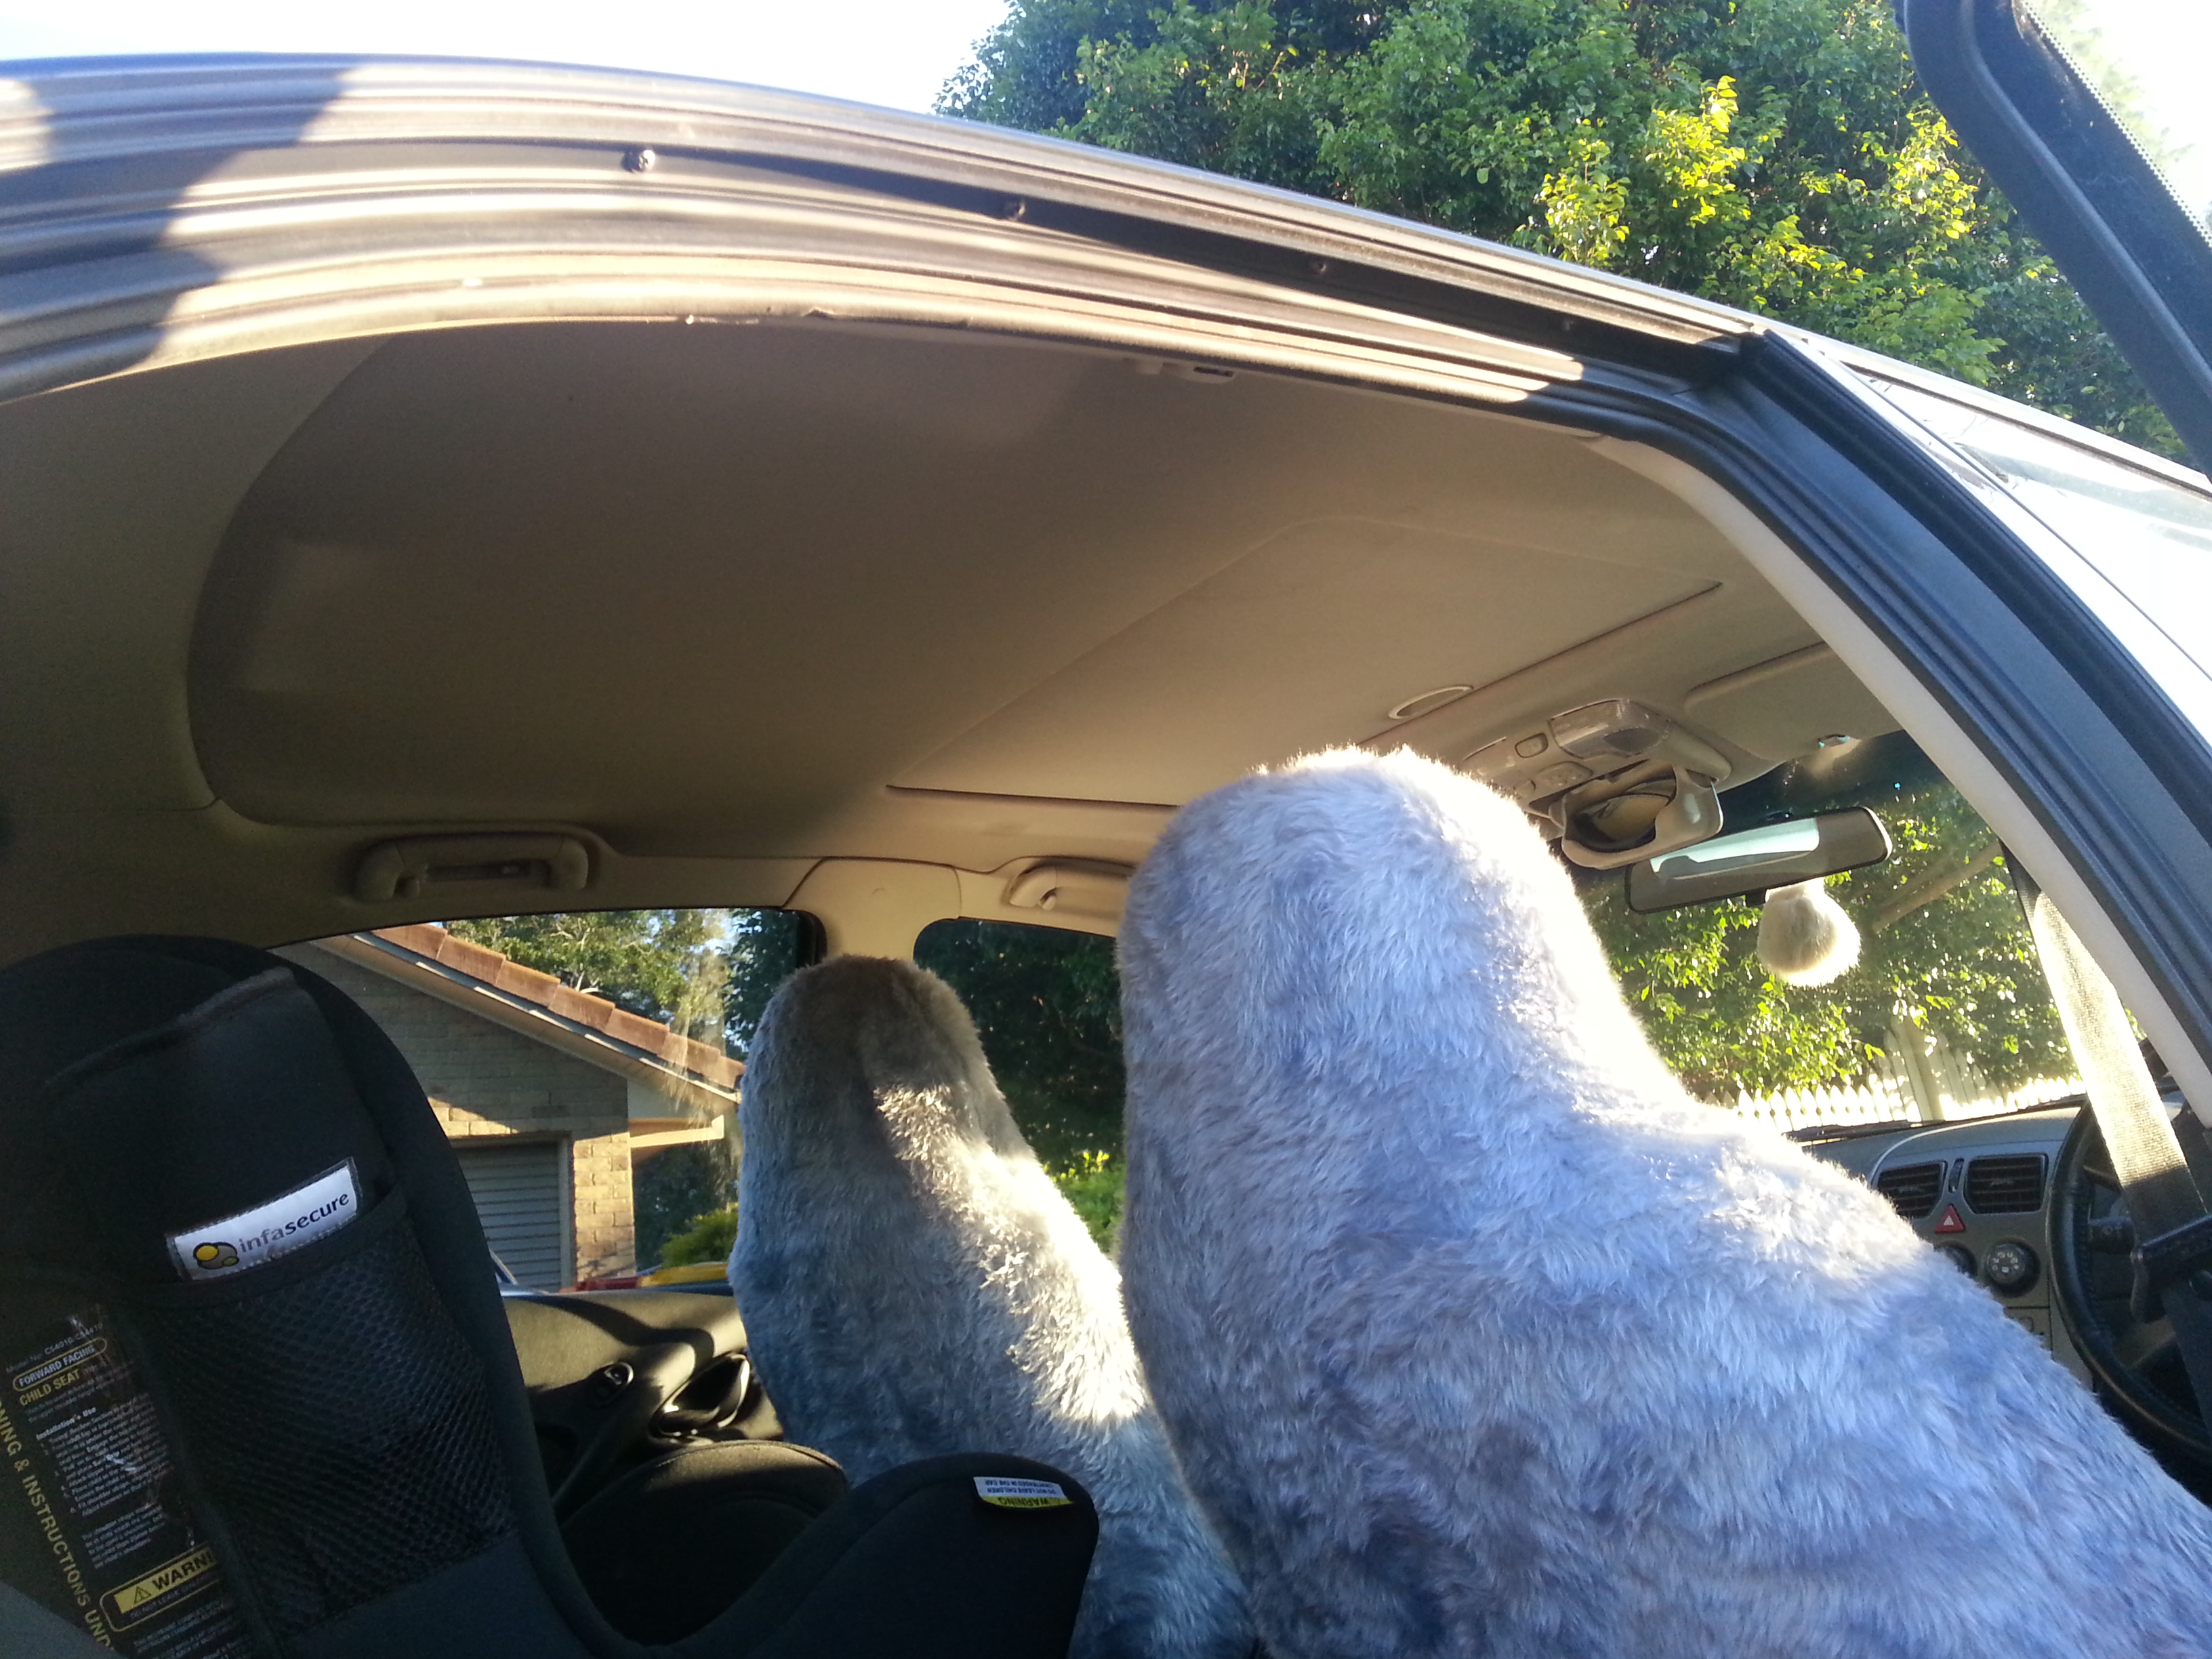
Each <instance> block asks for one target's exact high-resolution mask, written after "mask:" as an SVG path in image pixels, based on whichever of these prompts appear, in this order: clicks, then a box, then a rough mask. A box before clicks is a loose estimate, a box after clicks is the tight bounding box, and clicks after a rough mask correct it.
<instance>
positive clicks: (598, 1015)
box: [374, 922, 745, 1090]
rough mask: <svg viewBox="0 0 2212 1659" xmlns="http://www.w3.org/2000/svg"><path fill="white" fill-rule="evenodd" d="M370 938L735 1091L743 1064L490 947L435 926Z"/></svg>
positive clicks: (389, 929) (384, 931) (412, 927)
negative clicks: (565, 983)
mask: <svg viewBox="0 0 2212 1659" xmlns="http://www.w3.org/2000/svg"><path fill="white" fill-rule="evenodd" d="M374 937H376V938H378V939H384V940H386V941H387V942H389V943H391V944H393V945H398V946H399V947H400V948H401V949H402V950H404V951H414V952H415V953H416V955H417V956H422V957H428V958H429V959H430V960H431V961H433V962H435V963H437V964H438V965H439V966H440V967H441V968H445V969H450V970H452V971H453V972H454V973H456V974H463V975H467V976H468V977H469V978H471V979H475V980H481V981H483V982H484V983H485V984H486V985H489V986H491V987H494V988H495V989H497V990H501V991H504V992H506V993H507V995H509V996H511V997H520V998H521V999H522V1000H524V1001H526V1002H534V1003H536V1004H537V1005H538V1006H539V1007H541V1008H544V1009H545V1010H547V1011H548V1012H551V1013H555V1014H558V1015H559V1016H560V1017H561V1018H563V1019H569V1020H574V1021H575V1023H576V1024H579V1025H587V1026H589V1027H591V1029H592V1030H595V1031H598V1032H599V1033H601V1034H602V1035H604V1036H608V1037H611V1038H612V1039H613V1040H614V1041H616V1042H624V1043H628V1044H629V1046H630V1047H631V1048H642V1049H644V1050H645V1051H646V1053H647V1054H653V1055H656V1056H658V1057H659V1060H661V1062H662V1063H663V1064H664V1065H667V1066H674V1067H675V1068H676V1069H677V1070H678V1071H683V1072H688V1073H690V1074H691V1075H692V1076H694V1077H696V1078H697V1079H700V1080H701V1081H702V1082H703V1083H708V1084H711V1085H713V1086H714V1087H715V1088H717V1089H725V1090H726V1089H734V1088H736V1087H737V1084H738V1076H739V1074H740V1073H743V1072H744V1069H745V1068H744V1061H742V1060H733V1059H732V1058H731V1057H730V1056H729V1055H727V1054H724V1053H723V1052H722V1051H721V1050H720V1048H714V1047H713V1046H711V1045H710V1044H708V1043H704V1042H694V1041H693V1040H692V1039H691V1038H690V1037H688V1036H684V1034H683V1033H682V1032H680V1031H676V1030H671V1029H670V1028H669V1027H668V1026H667V1025H666V1024H665V1023H664V1022H662V1021H660V1020H657V1019H647V1018H644V1017H643V1016H642V1015H639V1014H633V1013H631V1012H629V1010H627V1009H625V1008H620V1007H617V1006H615V1004H613V1003H611V1002H610V1001H608V1000H607V999H606V998H605V997H602V996H594V995H592V993H590V992H589V991H579V990H576V989H575V988H574V987H571V986H567V985H563V984H562V982H561V981H560V980H558V979H557V978H556V977H555V976H554V975H551V974H546V973H540V972H539V971H538V969H535V968H526V967H524V966H523V965H522V964H521V963H519V962H517V961H515V960H514V958H513V957H508V956H503V955H501V953H500V952H499V951H495V950H492V949H491V948H490V947H489V946H488V945H471V944H470V943H469V941H468V940H466V939H459V938H456V937H455V936H454V935H453V934H452V933H447V931H446V930H445V929H444V928H442V927H437V926H435V924H433V923H430V922H414V923H410V925H409V926H407V927H380V928H378V929H377V930H376V932H375V935H374Z"/></svg>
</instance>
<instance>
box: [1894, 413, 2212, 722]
mask: <svg viewBox="0 0 2212 1659" xmlns="http://www.w3.org/2000/svg"><path fill="white" fill-rule="evenodd" d="M1875 384H1877V385H1878V386H1880V387H1881V392H1882V394H1883V395H1884V396H1885V397H1887V398H1888V399H1889V400H1890V401H1891V402H1893V403H1894V404H1897V405H1898V406H1899V407H1900V408H1902V409H1903V410H1905V412H1906V413H1907V414H1909V415H1911V416H1912V418H1913V419H1914V420H1915V421H1916V422H1918V423H1919V425H1920V426H1921V427H1923V428H1925V429H1926V430H1927V431H1928V432H1929V433H1932V434H1934V435H1936V437H1937V438H1940V439H1942V441H1944V442H1945V443H1947V444H1948V445H1949V446H1950V447H1952V448H1953V449H1955V450H1957V451H1960V452H1961V453H1964V454H1965V455H1966V456H1968V457H1970V458H1972V461H1973V462H1974V463H1975V464H1977V465H1978V466H1979V467H1980V468H1981V469H1983V470H1984V471H1985V472H1987V473H1988V474H1989V475H1990V476H1991V477H1994V478H1995V479H1996V482H1997V483H2001V484H2002V485H2003V486H2004V489H2005V490H2006V492H2007V493H2008V494H2009V495H2010V496H2011V497H2012V499H2013V500H2014V501H2017V502H2018V503H2020V504H2021V506H2023V507H2026V508H2027V510H2028V512H2030V513H2033V515H2034V516H2035V519H2036V520H2039V521H2040V522H2041V524H2042V525H2044V526H2047V527H2048V529H2049V530H2050V531H2051V532H2052V533H2053V534H2055V535H2056V536H2057V538H2059V539H2060V540H2061V541H2063V542H2064V543H2065V544H2066V546H2067V547H2068V548H2069V549H2071V550H2073V552H2074V553H2075V554H2076V555H2078V556H2079V557H2080V559H2081V562H2083V563H2086V564H2087V567H2088V569H2089V571H2093V572H2094V573H2095V574H2094V575H2093V576H2091V575H2089V574H2087V572H2081V573H2078V574H2077V573H2075V572H2071V571H2069V570H2068V569H2066V568H2063V556H2062V564H2061V566H2060V567H2058V568H2059V574H2061V575H2062V576H2064V577H2066V579H2067V580H2068V584H2069V586H2071V587H2072V588H2073V589H2074V591H2075V592H2076V593H2077V594H2078V595H2080V597H2081V599H2082V600H2083V602H2084V603H2085V604H2087V605H2089V607H2090V608H2091V609H2092V610H2093V611H2096V612H2097V613H2098V615H2099V616H2100V617H2102V618H2104V619H2105V621H2106V623H2107V624H2108V625H2109V626H2111V627H2112V629H2113V632H2114V633H2115V634H2116V635H2118V637H2119V638H2120V639H2121V640H2122V641H2123V642H2124V644H2126V645H2127V647H2128V648H2129V649H2130V651H2131V652H2133V653H2135V654H2136V656H2137V657H2138V658H2139V659H2142V661H2143V664H2144V666H2145V669H2146V671H2148V672H2149V673H2150V674H2151V676H2152V678H2154V679H2156V680H2158V681H2160V684H2162V685H2163V686H2164V688H2165V689H2166V692H2167V694H2168V695H2169V696H2172V698H2173V699H2174V701H2175V702H2176V703H2177V705H2178V706H2179V707H2180V708H2181V709H2182V711H2183V712H2184V713H2185V714H2188V715H2190V716H2191V719H2193V720H2196V721H2197V724H2198V726H2199V727H2200V729H2203V730H2204V731H2205V732H2207V734H2208V736H2212V702H2208V694H2207V690H2206V684H2205V681H2206V677H2207V676H2212V493H2208V491H2207V490H2206V489H2204V488H2203V486H2202V485H2201V484H2191V483H2183V482H2181V481H2180V480H2179V479H2178V478H2176V477H2173V476H2172V475H2171V474H2168V473H2166V472H2163V471H2154V469H2153V468H2151V467H2149V466H2136V465H2130V464H2128V463H2127V462H2125V461H2122V460H2118V459H2114V458H2112V456H2110V455H2107V454H2105V453H2101V452H2100V451H2099V450H2097V449H2095V448H2093V447H2090V446H2088V445H2087V444H2080V443H2074V442H2070V441H2068V440H2066V439H2065V438H2063V437H2060V436H2058V435H2055V434H2052V433H2050V432H2046V431H2044V430H2041V429H2040V428H2036V427H2033V426H2031V425H2028V424H2027V423H2026V422H2019V421H2013V420H2007V419H2005V418H2003V417H2002V416H1998V415H1996V414H1993V413H1990V412H1988V411H1985V410H1982V409H1979V408H1978V407H1975V406H1973V405H1971V404H1965V403H1960V402H1957V401H1954V400H1953V399H1951V398H1943V397H1938V396H1936V395H1934V394H1932V393H1929V392H1923V391H1921V390H1919V389H1918V388H1917V387H1913V386H1899V385H1897V384H1894V383H1891V382H1887V381H1877V382H1876V383H1875ZM2098 578H2102V580H2103V583H2106V584H2109V585H2110V588H2109V592H2107V591H2105V590H2102V589H2101V588H2100V584H2099V582H2098V580H2097V579H2098ZM2112 595H2117V596H2118V598H2119V599H2122V600H2124V604H2123V605H2120V606H2118V607H2115V605H2113V603H2112ZM2129 610H2132V611H2133V613H2134V614H2133V615H2131V616H2130V615H2128V614H2125V613H2126V612H2127V611H2129ZM2177 657H2178V659H2179V660H2175V658H2177ZM2177 670H2178V672H2177ZM2185 682H2187V683H2185Z"/></svg>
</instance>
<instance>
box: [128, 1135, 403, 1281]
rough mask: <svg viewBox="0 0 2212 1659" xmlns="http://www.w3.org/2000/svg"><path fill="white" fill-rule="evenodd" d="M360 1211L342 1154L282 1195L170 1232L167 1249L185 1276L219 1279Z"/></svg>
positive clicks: (312, 1238)
mask: <svg viewBox="0 0 2212 1659" xmlns="http://www.w3.org/2000/svg"><path fill="white" fill-rule="evenodd" d="M360 1213H361V1185H360V1183H359V1182H356V1180H355V1179H354V1173H353V1160H352V1159H351V1158H348V1159H347V1160H346V1161H345V1162H344V1163H343V1164H339V1165H337V1167H336V1168H335V1169H330V1170H324V1171H323V1173H322V1174H320V1175H319V1176H316V1177H315V1178H314V1179H313V1181H311V1182H308V1183H307V1185H306V1186H304V1187H298V1188H294V1189H293V1190H292V1191H290V1192H289V1193H287V1194H284V1195H283V1197H282V1198H272V1199H270V1200H269V1201H268V1202H267V1203H266V1204H257V1205H255V1206H253V1207H252V1209H250V1210H240V1212H238V1213H237V1214H236V1215H227V1216H224V1217H222V1218H220V1219H218V1220H215V1221H210V1222H207V1223H204V1225H200V1226H197V1227H188V1228H186V1229H185V1231H183V1232H180V1233H172V1234H170V1235H169V1255H171V1257H173V1259H174V1260H175V1261H176V1264H177V1271H178V1272H179V1273H182V1274H183V1275H184V1276H185V1278H186V1279H222V1278H226V1277H228V1275H230V1274H232V1273H244V1272H245V1271H246V1269H247V1268H249V1267H259V1266H260V1265H261V1264H262V1263H263V1262H264V1261H275V1260H276V1258H277V1257H278V1256H280V1255H283V1254H284V1253H285V1252H286V1251H287V1250H296V1249H299V1248H300V1247H301V1245H302V1244H311V1243H313V1242H314V1241H315V1240H317V1239H319V1238H320V1237H323V1235H325V1233H333V1232H336V1231H337V1230H338V1229H339V1228H341V1227H343V1226H344V1225H346V1223H347V1222H349V1221H350V1220H352V1219H353V1218H354V1217H356V1215H358V1214H360Z"/></svg>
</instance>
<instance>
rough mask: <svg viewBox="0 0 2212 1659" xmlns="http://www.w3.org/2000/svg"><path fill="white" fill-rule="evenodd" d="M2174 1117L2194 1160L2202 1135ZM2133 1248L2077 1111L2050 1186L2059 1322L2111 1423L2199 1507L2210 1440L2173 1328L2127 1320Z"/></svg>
mask: <svg viewBox="0 0 2212 1659" xmlns="http://www.w3.org/2000/svg"><path fill="white" fill-rule="evenodd" d="M2182 1117H2183V1119H2184V1120H2185V1121H2184V1122H2183V1123H2181V1124H2179V1125H2177V1126H2176V1128H2177V1133H2180V1134H2181V1135H2182V1136H2183V1146H2184V1147H2185V1150H2188V1151H2191V1152H2195V1151H2197V1148H2196V1147H2191V1146H2190V1145H2189V1142H2190V1140H2191V1139H2198V1140H2200V1141H2201V1139H2202V1137H2203V1131H2202V1130H2201V1129H2199V1128H2198V1127H2197V1125H2196V1123H2195V1121H2193V1120H2192V1119H2191V1118H2190V1115H2189V1114H2188V1113H2186V1112H2184V1113H2183V1114H2182ZM2190 1161H2191V1164H2195V1163H2196V1162H2197V1159H2196V1158H2191V1160H2190ZM2135 1243H2136V1235H2135V1226H2134V1225H2133V1223H2131V1222H2130V1220H2129V1218H2128V1206H2127V1196H2126V1194H2124V1192H2123V1191H2122V1190H2121V1188H2120V1181H2119V1177H2118V1176H2117V1175H2115V1174H2114V1173H2113V1172H2112V1159H2111V1158H2110V1157H2109V1156H2108V1155H2107V1154H2106V1151H2105V1137H2104V1134H2103V1133H2102V1131H2100V1129H2099V1128H2098V1127H2097V1115H2096V1114H2095V1113H2094V1112H2093V1111H2091V1110H2090V1109H2088V1108H2087V1106H2084V1107H2083V1108H2082V1109H2081V1110H2080V1111H2079V1112H2077V1113H2075V1117H2074V1127H2073V1128H2072V1129H2071V1130H2070V1131H2069V1133H2068V1134H2067V1136H2066V1144H2065V1145H2064V1146H2063V1147H2061V1148H2060V1149H2059V1153H2058V1168H2057V1171H2056V1173H2055V1174H2054V1175H2053V1176H2052V1179H2051V1258H2052V1259H2051V1288H2052V1292H2053V1295H2054V1297H2056V1299H2057V1304H2058V1314H2059V1317H2060V1318H2062V1319H2063V1320H2064V1321H2065V1322H2066V1329H2067V1331H2068V1334H2070V1335H2071V1336H2072V1337H2073V1339H2074V1346H2075V1350H2076V1351H2077V1352H2079V1353H2080V1354H2081V1358H2082V1360H2083V1362H2084V1363H2085V1364H2087V1366H2088V1368H2089V1373H2090V1375H2091V1376H2093V1377H2094V1378H2095V1379H2096V1382H2097V1392H2098V1394H2099V1395H2100V1396H2101V1397H2102V1399H2103V1400H2104V1401H2105V1404H2106V1407H2108V1408H2109V1409H2110V1410H2111V1411H2112V1414H2113V1415H2114V1416H2116V1417H2118V1419H2120V1420H2121V1421H2122V1422H2123V1423H2124V1424H2125V1425H2127V1426H2128V1428H2129V1429H2130V1431H2132V1432H2133V1433H2134V1435H2135V1437H2136V1438H2137V1439H2138V1440H2140V1441H2142V1443H2143V1444H2144V1445H2145V1446H2147V1447H2148V1449H2150V1451H2151V1452H2152V1454H2153V1455H2154V1456H2156V1457H2158V1458H2159V1460H2160V1462H2163V1463H2165V1464H2166V1465H2167V1468H2168V1470H2169V1472H2170V1473H2172V1474H2173V1475H2174V1476H2175V1477H2176V1478H2177V1479H2179V1480H2182V1481H2183V1482H2184V1483H2185V1484H2186V1485H2188V1486H2191V1488H2192V1489H2195V1490H2196V1491H2197V1493H2198V1495H2199V1496H2200V1497H2203V1496H2205V1495H2206V1493H2207V1492H2212V1435H2208V1434H2207V1433H2206V1431H2205V1426H2204V1419H2203V1417H2202V1416H2201V1415H2200V1414H2199V1413H2198V1412H2197V1398H2196V1395H2195V1394H2194V1392H2193V1391H2192V1390H2191V1388H2190V1386H2189V1373H2188V1371H2187V1370H2185V1368H2184V1366H2183V1364H2182V1361H2181V1351H2180V1349H2179V1347H2178V1346H2176V1345H2175V1343H2174V1340H2173V1327H2172V1325H2171V1324H2169V1323H2168V1322H2166V1321H2165V1320H2163V1319H2160V1320H2154V1321H2152V1322H2148V1323H2146V1322H2143V1321H2141V1320H2138V1319H2137V1318H2136V1316H2135V1315H2134V1314H2133V1313H2132V1312H2131V1311H2130V1308H2129V1305H2128V1298H2129V1293H2130V1291H2131V1290H2132V1289H2133V1286H2134V1270H2133V1268H2132V1267H2130V1263H2129V1259H2128V1256H2129V1252H2130V1251H2131V1250H2132V1249H2135Z"/></svg>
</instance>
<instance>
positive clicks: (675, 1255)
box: [660, 1204, 738, 1267]
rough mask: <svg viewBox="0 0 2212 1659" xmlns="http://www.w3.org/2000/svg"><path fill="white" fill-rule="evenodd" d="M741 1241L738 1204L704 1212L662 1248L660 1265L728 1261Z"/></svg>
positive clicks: (686, 1265)
mask: <svg viewBox="0 0 2212 1659" xmlns="http://www.w3.org/2000/svg"><path fill="white" fill-rule="evenodd" d="M737 1242H738V1206H736V1205H734V1204H728V1205H725V1206H723V1207H722V1208H720V1209H719V1210H709V1211H708V1212H707V1213H706V1214H704V1215H695V1216H693V1217H692V1218H691V1225H690V1226H688V1227H686V1228H685V1229H684V1231H682V1232H680V1233H678V1234H677V1235H676V1236H675V1237H673V1238H671V1239H670V1240H669V1241H668V1243H666V1244H665V1246H664V1247H663V1248H662V1249H661V1252H660V1265H661V1266H662V1267H690V1266H691V1265H692V1264H693V1263H694V1262H699V1261H728V1260H729V1259H730V1251H731V1249H732V1247H733V1246H734V1245H735V1244H736V1243H737Z"/></svg>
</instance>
